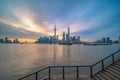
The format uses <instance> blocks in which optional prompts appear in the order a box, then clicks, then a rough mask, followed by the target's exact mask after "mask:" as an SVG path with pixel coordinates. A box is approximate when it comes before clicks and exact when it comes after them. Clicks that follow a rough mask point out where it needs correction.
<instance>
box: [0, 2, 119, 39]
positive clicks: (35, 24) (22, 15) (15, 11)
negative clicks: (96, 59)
mask: <svg viewBox="0 0 120 80" xmlns="http://www.w3.org/2000/svg"><path fill="white" fill-rule="evenodd" d="M54 25H56V28H57V35H59V37H61V36H62V33H63V31H65V32H66V33H67V28H68V27H70V33H71V36H80V37H81V40H85V41H94V40H97V39H101V38H103V37H110V38H111V39H113V40H117V39H118V37H119V36H120V34H119V31H120V0H0V37H1V38H2V37H9V38H19V39H37V38H39V37H41V36H53V34H54V32H53V29H54Z"/></svg>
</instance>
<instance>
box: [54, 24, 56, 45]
mask: <svg viewBox="0 0 120 80" xmlns="http://www.w3.org/2000/svg"><path fill="white" fill-rule="evenodd" d="M54 43H56V25H55V26H54Z"/></svg>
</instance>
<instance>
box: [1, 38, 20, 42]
mask: <svg viewBox="0 0 120 80" xmlns="http://www.w3.org/2000/svg"><path fill="white" fill-rule="evenodd" d="M0 43H19V40H18V39H17V38H16V39H14V40H13V41H12V40H10V39H8V37H5V39H0Z"/></svg>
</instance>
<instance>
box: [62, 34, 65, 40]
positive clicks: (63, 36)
mask: <svg viewBox="0 0 120 80" xmlns="http://www.w3.org/2000/svg"><path fill="white" fill-rule="evenodd" d="M62 40H63V41H65V32H63V38H62Z"/></svg>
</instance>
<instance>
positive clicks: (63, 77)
mask: <svg viewBox="0 0 120 80" xmlns="http://www.w3.org/2000/svg"><path fill="white" fill-rule="evenodd" d="M64 75H65V70H64V66H63V79H64V78H65V76H64Z"/></svg>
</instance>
